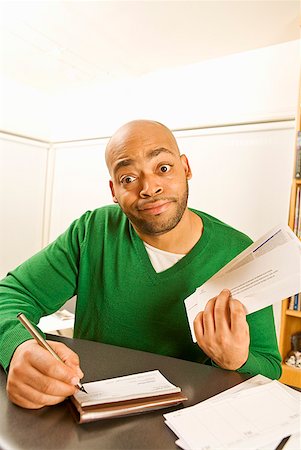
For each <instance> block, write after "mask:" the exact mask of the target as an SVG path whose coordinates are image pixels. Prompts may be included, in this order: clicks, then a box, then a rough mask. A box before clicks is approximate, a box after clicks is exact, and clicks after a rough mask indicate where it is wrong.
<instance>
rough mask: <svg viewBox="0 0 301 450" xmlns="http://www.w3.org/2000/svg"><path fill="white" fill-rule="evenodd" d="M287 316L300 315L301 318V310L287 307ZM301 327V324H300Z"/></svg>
mask: <svg viewBox="0 0 301 450" xmlns="http://www.w3.org/2000/svg"><path fill="white" fill-rule="evenodd" d="M285 314H286V315H287V316H292V317H299V319H301V311H294V310H293V309H287V310H286V313H285ZM300 327H301V325H300ZM300 332H301V330H300Z"/></svg>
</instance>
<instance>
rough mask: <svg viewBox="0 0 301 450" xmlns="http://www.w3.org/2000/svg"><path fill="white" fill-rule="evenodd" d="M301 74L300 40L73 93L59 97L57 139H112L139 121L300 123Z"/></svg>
mask: <svg viewBox="0 0 301 450" xmlns="http://www.w3.org/2000/svg"><path fill="white" fill-rule="evenodd" d="M299 68H300V42H299V41H292V42H287V43H284V44H280V45H274V46H271V47H266V48H261V49H256V50H252V51H248V52H243V53H238V54H233V55H229V56H225V57H223V58H218V59H212V60H207V61H203V62H201V63H199V64H194V65H190V66H185V67H181V68H178V69H174V70H165V71H163V70H162V71H158V72H156V73H152V74H149V75H147V76H144V77H140V78H138V79H134V80H128V81H127V82H123V83H117V82H116V83H112V84H110V85H105V86H99V85H97V84H95V85H93V84H91V85H90V86H89V87H87V88H84V89H80V90H76V91H74V90H69V91H67V90H66V91H65V92H64V93H62V94H59V95H58V96H57V97H56V98H55V97H54V109H53V114H52V117H53V118H54V122H53V130H52V131H53V135H52V137H51V139H52V140H55V141H65V140H70V139H83V138H91V137H99V136H110V135H111V134H112V133H113V132H114V131H115V130H116V129H117V128H118V127H119V126H120V125H122V124H123V123H125V122H127V121H129V120H132V119H136V118H146V119H154V120H157V121H160V122H163V123H164V124H165V125H167V126H168V127H169V128H171V129H177V128H191V127H201V126H208V125H218V124H225V123H226V124H231V123H234V124H235V123H242V122H250V121H255V122H258V121H261V120H274V119H279V118H281V119H282V118H288V117H293V116H294V115H295V112H296V111H297V98H298V82H299ZM58 105H59V106H58Z"/></svg>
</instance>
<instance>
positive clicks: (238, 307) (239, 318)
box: [229, 299, 246, 335]
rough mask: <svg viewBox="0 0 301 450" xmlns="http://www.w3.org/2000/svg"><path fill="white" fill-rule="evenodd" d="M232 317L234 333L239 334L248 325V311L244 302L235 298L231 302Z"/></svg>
mask: <svg viewBox="0 0 301 450" xmlns="http://www.w3.org/2000/svg"><path fill="white" fill-rule="evenodd" d="M229 308H230V317H231V331H232V332H233V334H234V335H235V334H239V333H240V331H241V330H242V329H243V328H244V327H245V326H246V311H245V308H244V306H243V304H242V303H241V302H240V301H238V300H235V299H232V300H231V301H230V303H229Z"/></svg>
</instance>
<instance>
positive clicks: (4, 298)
mask: <svg viewBox="0 0 301 450" xmlns="http://www.w3.org/2000/svg"><path fill="white" fill-rule="evenodd" d="M84 217H85V216H82V218H81V219H79V220H77V221H75V222H73V224H72V225H71V226H70V227H69V228H68V229H67V231H66V232H65V233H63V234H62V235H61V236H59V237H58V238H57V239H56V240H55V241H54V242H53V243H52V244H50V245H49V246H47V247H46V248H45V249H43V250H41V251H40V252H39V253H37V254H36V255H34V256H33V257H31V258H30V259H28V260H27V261H25V262H24V263H23V264H21V265H20V266H19V267H17V268H16V269H15V270H13V271H12V272H9V273H8V275H7V276H6V278H4V279H3V280H2V281H0V364H1V365H2V366H3V368H4V369H5V370H7V368H8V366H9V364H10V360H11V357H12V355H13V353H14V351H15V349H16V348H17V347H18V345H20V344H21V343H22V342H24V341H26V340H28V339H30V338H31V336H30V334H29V333H28V331H27V330H26V329H25V328H24V327H23V325H22V324H21V323H20V322H19V320H18V319H17V317H16V316H17V314H18V313H19V312H23V313H24V314H25V315H26V316H27V318H28V319H29V320H30V321H31V322H32V323H33V324H37V323H38V322H39V320H40V318H41V317H42V316H45V315H48V314H52V313H53V312H55V311H57V310H58V309H59V308H60V307H61V306H62V305H63V304H64V303H65V302H66V301H67V300H68V299H70V298H71V297H72V296H73V295H75V294H76V290H77V277H78V265H79V257H80V249H81V244H82V243H83V241H84V226H83V225H84V224H83V222H84Z"/></svg>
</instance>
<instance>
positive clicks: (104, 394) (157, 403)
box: [70, 370, 187, 423]
mask: <svg viewBox="0 0 301 450" xmlns="http://www.w3.org/2000/svg"><path fill="white" fill-rule="evenodd" d="M84 387H85V389H86V391H87V394H85V393H84V392H81V391H78V392H77V393H76V394H74V395H73V396H71V397H70V400H71V404H70V406H71V407H72V409H71V410H72V413H73V414H74V415H75V418H76V420H77V421H78V422H79V423H85V422H91V421H94V420H100V419H107V418H112V417H121V416H126V415H129V414H138V413H143V412H146V411H152V410H155V409H159V408H167V407H169V406H174V405H177V404H179V403H181V402H183V401H184V400H187V397H186V395H185V394H183V393H182V392H181V388H179V387H178V386H174V385H173V384H172V383H170V382H169V381H168V380H167V379H166V378H165V377H164V376H163V375H162V374H161V373H160V372H159V370H152V371H149V372H143V373H137V374H133V375H126V376H123V377H117V378H110V379H107V380H101V381H94V382H91V383H84Z"/></svg>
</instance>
